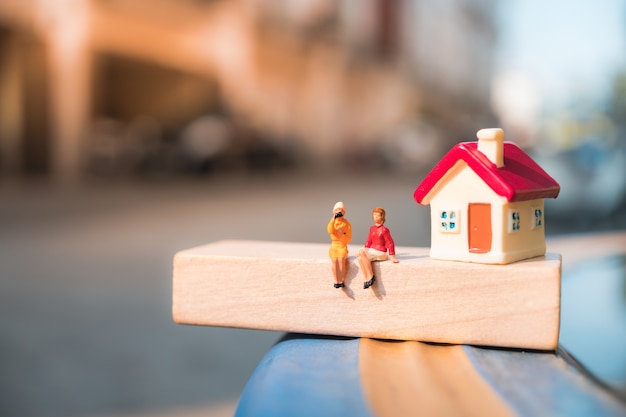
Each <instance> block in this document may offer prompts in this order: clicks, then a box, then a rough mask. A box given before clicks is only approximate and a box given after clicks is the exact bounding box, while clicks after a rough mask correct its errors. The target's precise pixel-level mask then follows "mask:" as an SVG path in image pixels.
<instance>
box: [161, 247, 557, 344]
mask: <svg viewBox="0 0 626 417" xmlns="http://www.w3.org/2000/svg"><path fill="white" fill-rule="evenodd" d="M357 250H358V248H350V253H357ZM327 253H328V246H327V245H322V244H305V243H285V242H282V243H281V242H256V241H221V242H216V243H213V244H209V245H205V246H200V247H197V248H192V249H189V250H185V251H182V252H179V253H178V254H176V256H175V259H174V281H173V316H174V320H175V321H176V322H178V323H185V324H196V325H209V326H228V327H242V328H253V329H264V330H276V331H287V332H302V333H314V334H328V335H342V336H358V337H372V338H382V339H395V340H420V341H429V342H439V343H464V344H475V345H487V346H503V347H519V348H531V349H544V350H553V349H555V348H556V346H557V344H558V333H559V312H560V272H561V258H560V256H559V255H557V254H547V255H546V256H544V257H537V258H533V259H529V260H525V261H521V262H517V263H514V264H509V265H482V264H475V263H465V262H451V261H438V260H433V259H431V258H430V257H429V256H428V249H427V248H411V247H399V248H397V249H396V253H397V256H398V259H399V260H400V263H398V264H394V263H391V262H377V263H376V265H375V273H376V277H377V281H376V283H375V284H374V286H373V287H372V288H370V289H368V290H364V289H363V278H362V276H361V273H360V271H359V268H358V266H357V264H358V262H356V261H355V259H354V257H352V256H351V257H349V268H348V275H347V278H346V288H344V289H335V288H333V285H332V284H333V280H332V274H331V270H330V261H329V259H328V255H327Z"/></svg>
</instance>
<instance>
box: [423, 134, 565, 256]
mask: <svg viewBox="0 0 626 417" xmlns="http://www.w3.org/2000/svg"><path fill="white" fill-rule="evenodd" d="M477 136H478V142H464V143H459V144H458V145H456V146H455V147H453V148H452V149H451V150H450V151H449V152H448V153H447V154H446V155H445V156H444V157H443V158H442V159H441V161H439V163H438V164H437V165H436V166H435V167H434V168H433V170H432V171H431V172H430V173H429V174H428V175H427V176H426V178H425V179H424V181H422V183H421V184H420V185H419V186H418V187H417V189H416V190H415V193H414V198H415V200H416V201H417V202H418V203H419V204H423V205H427V204H430V210H431V249H430V256H431V257H432V258H435V259H445V260H455V261H465V262H479V263H487V264H507V263H511V262H515V261H518V260H521V259H526V258H531V257H535V256H541V255H544V254H545V251H546V243H545V231H544V199H545V198H556V197H557V195H558V194H559V190H560V187H559V184H558V183H557V182H556V181H555V180H554V179H553V178H551V177H550V176H549V175H548V174H547V173H546V172H545V171H544V170H543V169H541V167H540V166H539V165H537V163H536V162H535V161H533V160H532V158H530V156H528V155H527V154H526V153H525V152H524V151H523V150H522V149H521V148H519V147H518V146H517V145H516V144H514V143H511V142H504V132H503V131H502V129H483V130H480V131H479V132H478V134H477Z"/></svg>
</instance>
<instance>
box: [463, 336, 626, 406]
mask: <svg viewBox="0 0 626 417" xmlns="http://www.w3.org/2000/svg"><path fill="white" fill-rule="evenodd" d="M463 350H464V351H465V353H466V354H467V357H468V358H469V360H470V361H471V362H472V364H473V365H474V368H475V369H476V371H477V372H478V373H479V374H480V375H481V376H482V377H483V379H484V380H485V381H486V382H487V383H488V384H489V385H491V387H492V389H493V390H495V391H496V392H497V393H498V394H499V395H500V396H501V397H502V398H503V399H504V401H505V402H506V403H507V404H509V406H510V407H511V408H512V409H513V410H514V411H515V412H516V413H517V414H518V415H519V416H524V417H534V416H542V417H543V416H546V415H549V416H567V417H578V416H580V417H583V416H584V417H587V416H594V417H595V416H598V417H599V416H622V417H623V416H626V406H624V405H623V404H622V403H621V402H619V401H618V400H617V399H616V398H615V397H613V396H612V395H610V394H609V393H607V392H606V391H604V390H603V389H601V388H600V387H599V386H597V385H595V384H594V383H593V382H592V381H591V380H590V379H588V378H587V377H586V376H585V375H584V374H582V373H581V372H580V371H578V370H577V369H576V368H574V367H573V366H570V365H568V364H567V363H566V362H565V361H564V360H562V359H560V358H558V357H556V355H555V354H552V353H545V352H525V351H521V350H519V351H518V350H500V349H487V348H477V347H471V346H464V347H463Z"/></svg>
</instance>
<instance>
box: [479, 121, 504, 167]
mask: <svg viewBox="0 0 626 417" xmlns="http://www.w3.org/2000/svg"><path fill="white" fill-rule="evenodd" d="M476 136H477V137H478V150H479V151H481V152H482V153H483V154H484V155H485V156H486V157H487V158H489V160H490V161H491V162H493V163H494V164H496V167H498V168H501V167H503V166H504V130H502V129H500V128H494V129H481V130H479V131H478V133H476Z"/></svg>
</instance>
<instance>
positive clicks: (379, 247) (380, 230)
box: [359, 207, 399, 289]
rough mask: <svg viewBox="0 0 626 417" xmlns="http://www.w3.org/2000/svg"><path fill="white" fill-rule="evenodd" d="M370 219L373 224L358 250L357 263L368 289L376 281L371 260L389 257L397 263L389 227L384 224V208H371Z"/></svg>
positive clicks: (365, 286) (381, 259) (383, 259)
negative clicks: (363, 245) (362, 246)
mask: <svg viewBox="0 0 626 417" xmlns="http://www.w3.org/2000/svg"><path fill="white" fill-rule="evenodd" d="M372 220H373V221H374V226H372V227H370V232H369V235H368V236H367V241H366V242H365V247H364V248H362V249H361V250H360V251H359V265H361V271H363V279H364V281H365V282H364V283H363V288H364V289H368V288H369V287H371V286H372V285H373V284H374V281H376V277H375V276H374V268H373V266H372V262H374V261H386V260H387V259H391V260H392V262H393V263H398V262H399V261H398V259H396V247H395V243H394V242H393V238H392V237H391V233H390V232H389V229H387V227H385V226H384V223H385V210H383V209H382V208H380V207H376V208H375V209H374V210H372Z"/></svg>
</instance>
